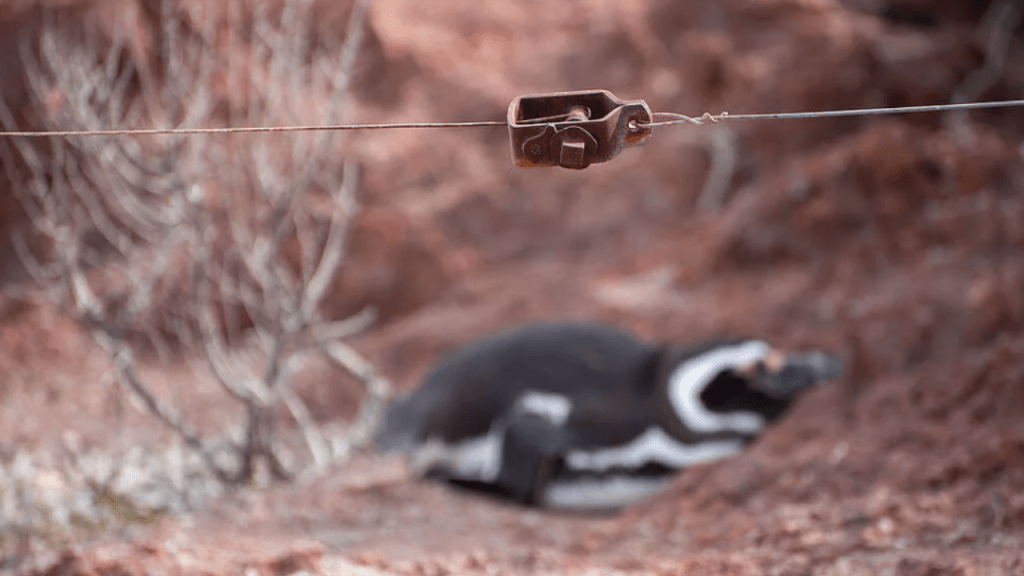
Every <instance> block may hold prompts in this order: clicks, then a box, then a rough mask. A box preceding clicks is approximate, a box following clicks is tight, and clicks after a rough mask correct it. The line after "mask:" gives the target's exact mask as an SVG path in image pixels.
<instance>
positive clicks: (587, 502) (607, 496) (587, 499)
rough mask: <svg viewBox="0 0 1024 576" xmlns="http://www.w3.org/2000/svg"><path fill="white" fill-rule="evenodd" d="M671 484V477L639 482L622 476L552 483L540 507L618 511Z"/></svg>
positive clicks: (636, 478) (645, 479)
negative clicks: (614, 509)
mask: <svg viewBox="0 0 1024 576" xmlns="http://www.w3.org/2000/svg"><path fill="white" fill-rule="evenodd" d="M671 482H672V478H671V477H660V478H642V477H634V476H626V475H615V476H611V477H607V478H576V479H572V480H556V481H554V482H552V483H551V484H549V485H548V488H547V491H546V492H545V494H544V505H545V506H548V507H550V508H557V509H562V510H578V511H585V510H607V509H611V508H621V507H623V506H629V505H630V504H634V503H636V502H639V501H640V500H643V499H644V498H647V497H648V496H652V495H654V494H657V493H658V492H661V491H662V490H664V489H665V488H666V487H667V486H668V485H669V484H670V483H671Z"/></svg>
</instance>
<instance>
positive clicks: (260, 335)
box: [0, 0, 1024, 575]
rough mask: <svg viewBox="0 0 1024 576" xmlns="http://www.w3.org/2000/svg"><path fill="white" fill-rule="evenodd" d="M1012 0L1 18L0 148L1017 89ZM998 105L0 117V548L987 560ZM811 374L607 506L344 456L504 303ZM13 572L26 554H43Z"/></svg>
mask: <svg viewBox="0 0 1024 576" xmlns="http://www.w3.org/2000/svg"><path fill="white" fill-rule="evenodd" d="M1022 19H1024V8H1022V7H1021V6H1020V4H1019V3H1018V2H1014V1H1010V0H972V1H963V0H960V1H954V0H891V1H882V0H714V1H708V0H636V1H632V0H631V1H628V2H626V1H610V0H588V1H584V0H579V1H575V0H565V1H562V2H547V1H542V0H518V1H511V0H502V1H498V0H475V1H472V2H470V1H463V0H444V1H436V2H405V1H402V0H375V1H373V2H366V1H363V0H359V1H357V2H352V1H350V0H338V1H332V2H328V1H320V0H294V1H284V0H276V1H265V2H260V1H257V0H240V1H237V2H231V3H223V4H222V3H218V2H214V1H204V0H162V1H161V0H104V1H102V2H100V1H94V2H90V1H86V0H59V1H58V0H50V1H46V0H20V1H19V0H5V1H0V102H2V106H0V124H2V126H3V127H4V129H7V130H13V129H34V130H61V129H101V128H115V127H116V128H147V127H182V128H189V127H207V126H254V125H296V124H325V123H340V122H370V123H376V122H400V121H431V122H442V121H467V120H503V119H504V117H505V111H506V108H507V106H508V103H509V102H510V101H511V100H512V99H513V98H514V97H515V96H518V95H522V94H528V93H538V92H553V91H562V90H583V89H598V88H601V89H607V90H610V91H612V92H613V93H614V94H615V95H617V96H618V97H620V98H623V99H643V100H645V101H646V102H647V103H648V104H649V105H650V107H651V108H652V109H653V110H655V111H671V112H678V113H683V114H688V115H693V116H699V115H700V114H702V113H704V112H711V113H715V114H717V113H720V112H723V111H728V112H730V113H733V114H738V113H760V112H789V111H807V110H829V109H840V108H859V107H889V106H908V105H925V104H941V103H953V102H971V101H989V100H1008V99H1020V98H1024V65H1022V64H1024V26H1022ZM1022 134H1024V112H1022V111H1021V109H1019V108H1007V109H1000V110H988V111H976V112H971V113H969V114H968V113H948V114H933V113H929V114H915V115H906V116H888V117H871V118H847V119H819V120H789V121H738V120H737V121H728V122H724V123H720V124H715V125H709V126H706V127H701V128H696V127H690V126H676V127H666V128H659V129H655V131H654V134H653V136H652V137H651V138H650V140H649V144H648V145H646V146H644V147H641V148H636V149H630V150H627V151H625V152H623V153H622V154H621V155H620V156H618V157H617V158H616V159H614V160H613V161H611V162H609V163H605V164H597V165H594V166H591V167H590V168H588V169H586V170H584V171H569V170H562V169H555V168H550V169H532V170H523V169H518V168H514V167H513V166H512V164H511V160H510V153H509V149H508V134H507V130H505V129H504V128H501V127H498V128H479V129H463V130H429V131H427V130H424V131H374V132H352V133H330V134H328V133H306V132H304V133H287V134H285V133H281V134H259V135H232V136H224V135H215V136H193V137H180V136H174V137H171V136H146V137H124V136H121V137H104V138H75V137H68V138H46V139H25V138H5V137H0V152H2V156H0V161H2V162H3V168H4V170H3V173H2V179H0V229H2V230H0V232H2V233H0V570H18V571H23V572H26V573H30V572H32V571H39V573H51V574H79V573H81V574H86V573H89V574H92V573H113V572H111V571H115V570H116V571H117V572H118V573H121V574H145V573H148V571H152V570H154V569H156V568H159V569H161V570H164V569H166V570H167V571H168V573H198V572H203V573H210V574H219V573H229V572H230V573H234V572H237V571H239V570H241V569H242V568H245V567H248V568H250V569H252V570H255V571H256V572H257V573H266V574H290V573H293V572H296V571H299V570H304V569H305V570H314V569H316V568H317V566H319V567H320V569H322V570H324V571H325V572H330V571H331V570H334V571H338V572H337V573H344V572H342V571H343V570H356V569H357V568H356V567H355V565H358V570H364V571H366V572H365V573H367V574H369V573H376V572H377V571H379V572H381V573H403V574H448V573H457V574H478V573H479V574H484V573H487V574H495V573H502V574H524V573H560V574H569V573H583V572H587V571H597V572H598V573H610V572H615V573H621V574H634V573H635V574H652V573H659V574H660V573H665V574H689V573H694V574H696V573H699V574H793V575H796V574H881V573H891V574H907V575H915V574H1008V573H1015V572H1020V571H1022V570H1024V565H1022V564H1021V562H1022V560H1021V556H1020V552H1019V550H1020V549H1021V547H1022V546H1024V542H1022V538H1024V491H1022V490H1021V486H1024V334H1022V329H1024V252H1022V249H1024V226H1022V224H1021V223H1022V222H1024V196H1022V195H1021V191H1022V187H1024V145H1022ZM542 319H543V320H547V319H590V320H600V321H606V322H611V323H614V324H616V325H619V326H622V327H624V328H627V329H630V330H632V331H634V332H635V333H637V334H639V335H640V336H642V337H644V338H647V339H651V340H659V341H674V342H688V341H691V340H696V339H700V338H705V337H711V336H717V335H737V334H743V335H753V336H757V337H764V338H767V339H769V340H771V341H772V342H773V343H775V344H777V345H779V346H781V347H808V346H814V347H818V348H822V349H828V350H831V351H834V352H836V353H838V354H840V355H842V356H843V357H844V358H845V360H846V363H847V368H848V370H847V373H846V375H845V376H844V379H843V380H842V381H841V382H838V383H836V384H835V385H833V386H831V387H829V388H827V389H822V390H819V391H815V392H814V393H812V394H810V395H808V396H807V397H806V398H804V399H803V400H801V402H800V403H799V405H798V406H797V407H796V408H795V410H794V411H793V412H792V414H791V415H790V416H789V417H787V418H786V420H785V421H784V422H783V423H782V424H780V425H779V426H778V427H777V428H776V429H775V430H773V431H772V432H771V433H770V434H768V435H767V436H766V437H765V438H764V439H763V440H762V441H760V442H759V443H757V444H756V445H755V446H754V447H753V448H752V449H751V450H750V451H748V452H747V453H745V454H744V455H743V456H742V457H739V458H735V459H732V460H728V461H725V462H720V463H716V464H713V465H707V466H701V467H699V468H695V469H693V470H689V471H687V472H685V473H684V474H682V476H681V477H680V479H679V481H678V482H677V483H676V484H675V485H674V486H673V487H672V489H671V490H670V491H669V493H667V494H665V495H663V496H661V497H659V498H658V499H656V500H655V501H653V502H651V503H649V504H643V505H640V506H637V507H635V508H633V509H630V510H627V511H625V512H623V513H622V514H619V515H616V516H612V517H575V516H564V515H552V514H546V513H542V512H537V511H528V510H524V509H519V508H514V507H509V506H505V505H502V504H497V503H494V502H490V501H487V500H483V499H480V498H475V497H472V496H468V495H465V494H456V493H452V492H450V491H448V490H446V489H444V488H443V487H438V486H432V485H426V484H421V483H418V482H413V481H410V480H406V479H405V477H404V475H403V474H402V471H401V470H399V469H396V467H395V466H394V463H388V462H381V461H377V460H375V459H374V458H372V457H370V456H367V455H365V454H364V453H363V452H362V451H361V447H362V446H364V445H365V443H366V439H367V430H369V429H370V428H372V425H373V423H374V421H375V418H376V414H377V413H378V412H379V406H380V404H381V403H382V402H383V401H384V399H385V398H386V397H388V395H389V394H392V393H394V392H395V391H399V392H400V391H404V390H408V389H410V388H412V387H414V386H416V385H417V384H418V382H419V378H420V377H421V376H422V374H423V372H424V371H425V370H426V369H427V367H428V366H429V365H430V363H431V362H432V361H433V360H434V359H436V358H437V357H438V355H440V354H442V353H444V352H447V351H449V350H451V349H452V348H453V347H455V346H457V345H459V344H461V343H463V342H465V341H467V340H469V339H471V338H474V337H477V336H481V335H485V334H489V333H491V332H493V331H495V330H498V329H501V328H504V327H508V326H512V325H515V324H520V323H523V322H526V321H532V320H542ZM46 570H50V572H46Z"/></svg>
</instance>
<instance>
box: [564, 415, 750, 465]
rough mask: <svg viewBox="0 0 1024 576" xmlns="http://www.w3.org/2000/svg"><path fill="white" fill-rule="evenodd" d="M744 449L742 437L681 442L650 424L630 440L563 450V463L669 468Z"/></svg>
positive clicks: (717, 457) (715, 458)
mask: <svg viewBox="0 0 1024 576" xmlns="http://www.w3.org/2000/svg"><path fill="white" fill-rule="evenodd" d="M742 449H743V441H742V440H740V439H738V438H734V439H731V440H728V439H727V440H712V441H708V442H700V443H698V444H683V443H682V442H680V441H678V440H676V439H675V438H673V437H672V436H670V435H669V434H668V433H667V432H665V431H664V430H662V429H661V428H660V427H658V426H652V427H650V428H648V429H647V431H646V432H644V433H643V434H641V435H640V436H637V437H636V438H635V439H634V440H632V441H631V442H629V443H626V444H621V445H619V446H615V447H612V448H603V449H598V450H573V451H571V452H569V453H568V454H566V456H565V463H566V465H567V466H568V467H569V468H570V469H572V470H574V471H586V472H604V471H606V470H609V469H611V468H617V467H620V468H634V469H635V468H640V467H642V466H644V465H645V464H648V463H658V464H662V465H664V466H667V467H669V468H682V467H684V466H689V465H690V464H695V463H697V462H705V461H708V460H717V459H719V458H724V457H726V456H732V455H733V454H736V453H738V452H739V451H740V450H742Z"/></svg>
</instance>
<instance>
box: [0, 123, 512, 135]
mask: <svg viewBox="0 0 1024 576" xmlns="http://www.w3.org/2000/svg"><path fill="white" fill-rule="evenodd" d="M507 125H508V124H507V123H506V122H504V121H497V120H494V121H490V120H485V121H480V122H396V123H393V124H334V125H326V126H253V127H236V128H148V129H136V130H130V129H125V130H62V131H49V132H48V131H37V132H0V136H10V137H23V138H36V137H40V136H125V135H130V136H149V135H155V134H245V133H253V132H315V131H324V130H391V129H407V128H476V127H481V126H507Z"/></svg>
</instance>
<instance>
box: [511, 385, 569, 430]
mask: <svg viewBox="0 0 1024 576" xmlns="http://www.w3.org/2000/svg"><path fill="white" fill-rule="evenodd" d="M516 405H517V407H518V408H519V409H520V410H522V411H524V412H527V413H530V414H536V415H538V416H540V417H542V418H544V419H545V420H547V421H548V422H550V423H552V424H554V425H555V426H562V425H564V424H565V422H566V420H568V419H569V414H571V413H572V401H571V400H569V398H567V397H566V396H563V395H561V394H554V393H552V392H539V391H537V390H529V391H527V392H526V394H524V395H523V396H522V397H521V398H519V401H518V402H517V403H516Z"/></svg>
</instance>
